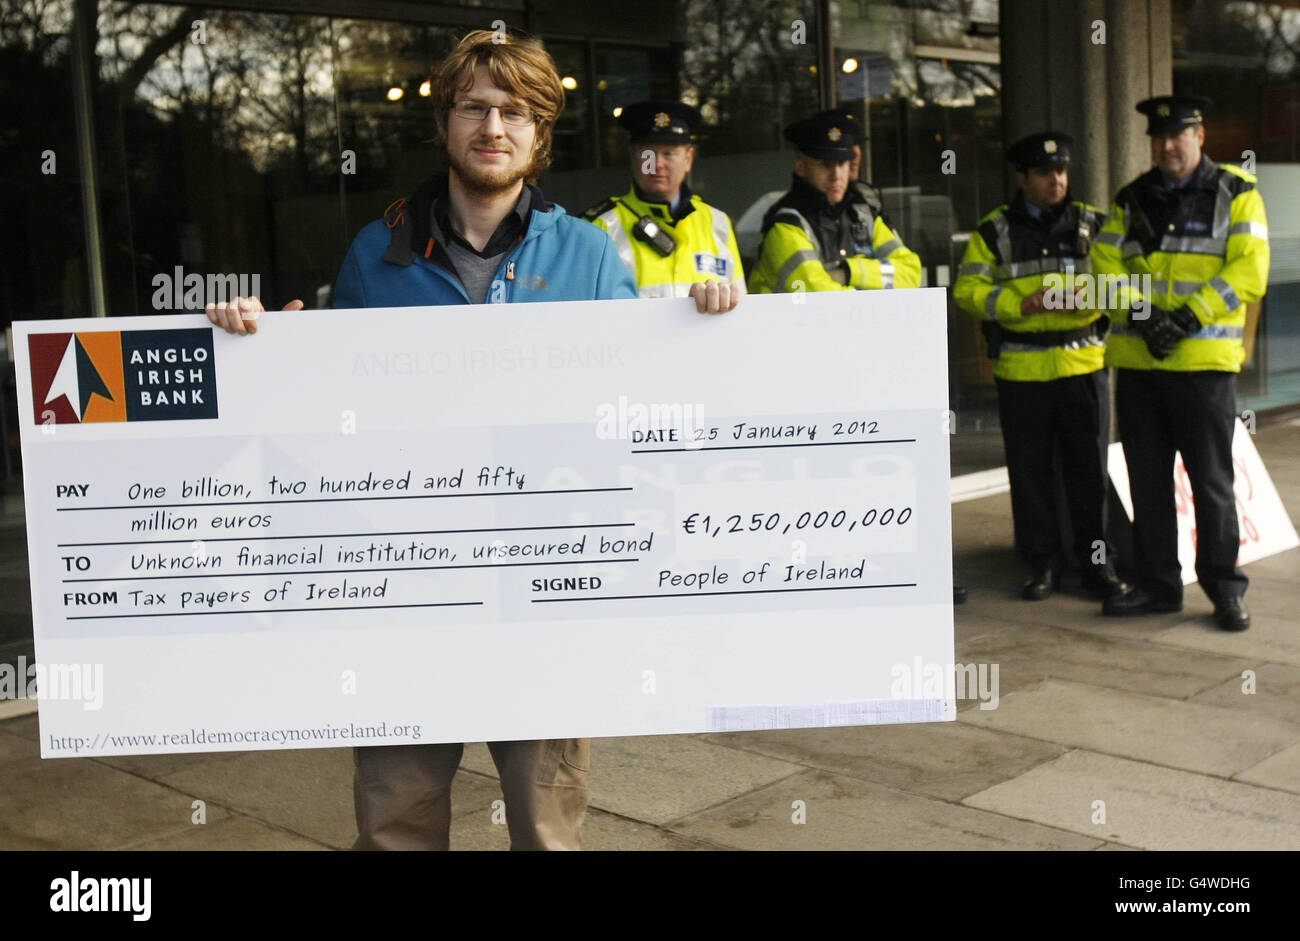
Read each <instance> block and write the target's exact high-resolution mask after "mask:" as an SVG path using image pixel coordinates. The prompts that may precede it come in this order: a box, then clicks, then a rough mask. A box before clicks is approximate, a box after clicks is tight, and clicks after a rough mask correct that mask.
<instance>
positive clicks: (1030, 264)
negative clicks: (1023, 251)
mask: <svg viewBox="0 0 1300 941" xmlns="http://www.w3.org/2000/svg"><path fill="white" fill-rule="evenodd" d="M1071 266H1073V270H1074V271H1075V273H1076V274H1087V273H1089V272H1091V271H1092V259H1091V258H1062V257H1061V256H1059V255H1048V256H1047V257H1045V258H1033V259H1030V260H1028V261H1013V262H1011V263H1010V264H1004V265H998V269H997V275H996V277H997V279H998V280H999V281H1009V280H1011V279H1012V278H1023V277H1026V276H1028V275H1031V274H1050V273H1053V272H1057V273H1061V274H1064V273H1065V272H1067V271H1069V270H1070V268H1071Z"/></svg>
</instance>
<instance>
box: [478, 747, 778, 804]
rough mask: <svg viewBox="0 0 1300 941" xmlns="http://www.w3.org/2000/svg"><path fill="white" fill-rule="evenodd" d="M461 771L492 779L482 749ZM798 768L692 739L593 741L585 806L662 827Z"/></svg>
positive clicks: (492, 771) (489, 759)
mask: <svg viewBox="0 0 1300 941" xmlns="http://www.w3.org/2000/svg"><path fill="white" fill-rule="evenodd" d="M461 767H463V768H468V769H470V770H473V771H478V772H480V773H482V774H486V775H490V776H492V777H496V767H495V766H494V765H493V764H492V757H491V755H490V754H489V753H488V750H487V746H486V745H481V744H480V745H467V746H466V747H465V757H464V759H463V760H462V762H461ZM799 770H800V768H799V766H798V765H796V764H793V763H791V762H787V761H778V760H775V759H772V758H767V757H765V756H762V755H755V754H750V753H747V752H742V751H737V750H736V749H730V748H723V747H720V746H718V745H714V744H712V743H710V742H708V741H707V740H703V739H702V738H698V737H696V736H692V735H637V736H630V737H626V738H597V739H593V740H592V743H591V776H590V788H591V798H590V802H591V806H592V807H596V808H599V809H601V810H607V811H610V812H611V813H615V814H619V815H621V816H624V817H630V818H632V819H635V820H640V821H643V822H646V823H655V824H663V823H667V822H668V821H670V820H676V819H677V818H679V817H683V816H685V815H686V814H689V813H691V812H692V811H697V810H701V809H703V808H705V807H711V806H713V805H714V804H718V803H721V802H722V801H725V800H728V799H730V798H733V797H736V796H738V795H740V794H743V793H745V792H746V791H750V790H753V789H754V788H756V787H760V786H762V785H764V784H768V783H770V782H772V781H775V780H778V779H780V778H783V777H787V776H789V775H791V774H794V773H795V772H797V771H799Z"/></svg>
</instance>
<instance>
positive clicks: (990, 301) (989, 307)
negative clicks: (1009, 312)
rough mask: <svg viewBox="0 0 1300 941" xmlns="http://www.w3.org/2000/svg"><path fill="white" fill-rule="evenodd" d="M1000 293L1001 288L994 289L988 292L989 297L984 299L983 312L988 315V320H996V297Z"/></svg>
mask: <svg viewBox="0 0 1300 941" xmlns="http://www.w3.org/2000/svg"><path fill="white" fill-rule="evenodd" d="M1001 293H1002V288H994V289H993V290H991V291H989V296H988V297H986V298H984V312H985V313H986V314H988V315H989V319H990V320H997V319H998V295H999V294H1001Z"/></svg>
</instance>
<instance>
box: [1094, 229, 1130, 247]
mask: <svg viewBox="0 0 1300 941" xmlns="http://www.w3.org/2000/svg"><path fill="white" fill-rule="evenodd" d="M1093 241H1094V242H1100V243H1101V244H1102V245H1109V246H1111V247H1112V248H1119V247H1120V246H1122V245H1123V244H1124V236H1123V234H1122V233H1120V232H1098V233H1097V236H1096V237H1095V238H1094V239H1093Z"/></svg>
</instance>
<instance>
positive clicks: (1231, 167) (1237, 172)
mask: <svg viewBox="0 0 1300 941" xmlns="http://www.w3.org/2000/svg"><path fill="white" fill-rule="evenodd" d="M1219 169H1220V170H1222V171H1223V172H1224V173H1228V174H1231V175H1232V176H1233V177H1235V179H1233V180H1232V181H1231V183H1232V188H1233V192H1234V195H1235V194H1236V193H1244V192H1246V191H1247V190H1249V189H1253V188H1254V187H1255V184H1256V183H1258V182H1259V177H1257V176H1255V174H1253V173H1247V172H1246V171H1245V170H1243V169H1242V168H1241V167H1239V166H1237V165H1236V164H1232V163H1221V164H1219Z"/></svg>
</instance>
